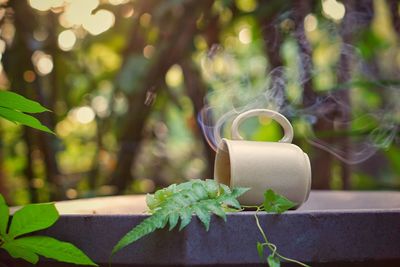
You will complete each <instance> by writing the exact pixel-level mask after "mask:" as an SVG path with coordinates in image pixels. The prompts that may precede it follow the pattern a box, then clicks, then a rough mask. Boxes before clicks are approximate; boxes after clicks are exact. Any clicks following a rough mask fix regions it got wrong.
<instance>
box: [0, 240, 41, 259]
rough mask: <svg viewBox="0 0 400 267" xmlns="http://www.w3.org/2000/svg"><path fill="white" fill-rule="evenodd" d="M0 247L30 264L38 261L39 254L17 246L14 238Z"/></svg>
mask: <svg viewBox="0 0 400 267" xmlns="http://www.w3.org/2000/svg"><path fill="white" fill-rule="evenodd" d="M1 248H3V249H5V250H6V251H7V252H8V253H9V254H10V255H11V257H13V258H15V259H18V258H19V259H23V260H26V261H27V262H30V263H32V264H36V263H37V262H38V261H39V256H38V255H36V253H34V252H32V251H30V250H28V249H26V248H24V247H21V246H19V245H18V243H15V242H14V240H11V241H9V242H5V243H4V244H3V245H2V246H1Z"/></svg>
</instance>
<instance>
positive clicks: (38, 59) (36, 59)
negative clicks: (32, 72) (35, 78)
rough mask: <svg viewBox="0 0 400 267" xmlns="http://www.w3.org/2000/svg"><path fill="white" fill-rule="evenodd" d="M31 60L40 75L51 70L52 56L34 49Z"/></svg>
mask: <svg viewBox="0 0 400 267" xmlns="http://www.w3.org/2000/svg"><path fill="white" fill-rule="evenodd" d="M32 62H33V65H34V66H35V69H36V71H37V73H38V74H39V75H41V76H45V75H47V74H49V73H50V72H51V71H52V70H53V67H54V65H53V58H52V56H51V55H48V54H46V53H43V52H42V51H35V52H34V53H33V55H32Z"/></svg>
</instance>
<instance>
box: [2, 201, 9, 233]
mask: <svg viewBox="0 0 400 267" xmlns="http://www.w3.org/2000/svg"><path fill="white" fill-rule="evenodd" d="M9 214H10V211H9V208H8V206H7V204H6V201H5V200H4V197H3V196H2V195H1V194H0V235H1V236H3V237H4V236H6V232H7V226H8V220H9V217H10V215H9Z"/></svg>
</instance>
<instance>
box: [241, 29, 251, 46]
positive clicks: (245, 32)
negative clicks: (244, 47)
mask: <svg viewBox="0 0 400 267" xmlns="http://www.w3.org/2000/svg"><path fill="white" fill-rule="evenodd" d="M239 41H240V42H241V43H242V44H249V43H251V31H250V29H249V28H247V27H246V28H243V29H241V30H240V32H239Z"/></svg>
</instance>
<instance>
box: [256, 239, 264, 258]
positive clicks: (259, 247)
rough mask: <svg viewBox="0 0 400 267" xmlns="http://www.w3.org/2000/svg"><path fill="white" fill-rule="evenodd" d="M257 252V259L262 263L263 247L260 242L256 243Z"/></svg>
mask: <svg viewBox="0 0 400 267" xmlns="http://www.w3.org/2000/svg"><path fill="white" fill-rule="evenodd" d="M257 252H258V257H259V258H260V261H261V262H264V246H263V244H262V243H260V242H257Z"/></svg>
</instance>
